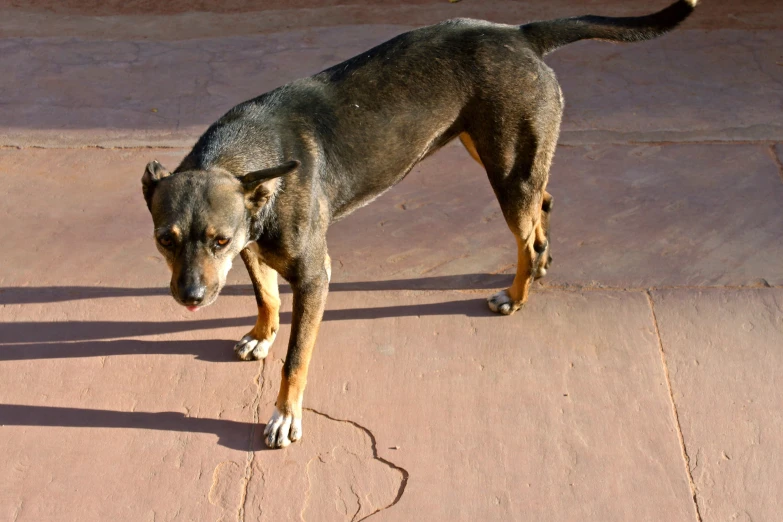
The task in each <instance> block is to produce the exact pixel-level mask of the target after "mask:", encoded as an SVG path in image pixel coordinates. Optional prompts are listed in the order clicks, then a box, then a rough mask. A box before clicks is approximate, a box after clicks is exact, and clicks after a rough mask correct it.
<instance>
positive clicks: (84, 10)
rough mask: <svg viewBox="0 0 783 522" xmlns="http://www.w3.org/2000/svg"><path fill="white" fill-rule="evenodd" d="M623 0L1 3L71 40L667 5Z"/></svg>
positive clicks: (724, 21) (708, 20)
mask: <svg viewBox="0 0 783 522" xmlns="http://www.w3.org/2000/svg"><path fill="white" fill-rule="evenodd" d="M665 5H666V3H665V1H664V2H656V4H655V5H645V4H643V3H640V2H628V1H625V0H597V1H596V0H593V1H589V2H585V1H580V0H549V1H548V2H518V1H514V0H481V1H480V2H478V1H469V0H468V1H461V2H456V3H451V2H444V1H442V0H423V1H422V0H414V1H403V2H394V3H391V4H390V3H389V2H385V1H383V0H371V1H367V2H362V1H359V0H341V1H332V0H308V1H298V0H297V1H289V0H273V1H266V2H263V3H260V2H254V1H244V0H240V1H218V0H206V1H199V2H193V1H187V0H186V1H178V2H173V1H172V2H154V1H134V2H121V1H117V2H100V3H98V4H96V3H95V2H91V1H87V2H85V1H83V0H75V1H69V2H61V1H57V0H36V1H28V2H24V3H20V2H9V1H4V2H0V34H3V35H6V36H9V37H27V36H35V37H53V36H67V37H80V38H93V39H101V40H129V39H143V38H148V39H154V40H179V39H185V40H187V39H190V38H194V37H202V38H203V37H210V38H212V37H224V36H238V35H245V34H259V33H267V32H277V31H279V30H280V28H286V29H292V28H294V29H298V28H308V27H316V26H321V27H324V26H339V25H346V24H402V25H428V24H433V23H437V22H440V21H442V20H446V19H448V18H456V17H467V18H480V19H485V20H491V21H494V22H499V23H519V24H521V23H524V22H525V21H529V20H545V19H551V18H562V17H568V16H579V15H584V14H587V13H592V14H600V15H604V16H636V15H639V14H646V13H647V12H650V11H652V10H653V9H655V8H661V7H663V6H665ZM776 7H777V4H776V3H775V1H774V0H750V1H745V2H734V3H731V2H711V3H709V4H703V5H702V6H700V7H699V9H698V10H697V11H696V12H695V13H694V14H693V15H692V16H691V17H690V19H689V20H688V22H687V27H688V28H691V29H740V30H748V31H750V30H764V29H779V28H781V27H783V14H781V12H780V10H779V9H776Z"/></svg>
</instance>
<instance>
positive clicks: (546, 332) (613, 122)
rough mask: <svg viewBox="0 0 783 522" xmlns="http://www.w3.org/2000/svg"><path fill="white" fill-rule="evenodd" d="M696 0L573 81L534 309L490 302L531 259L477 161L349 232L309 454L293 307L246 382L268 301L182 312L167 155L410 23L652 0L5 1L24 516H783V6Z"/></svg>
mask: <svg viewBox="0 0 783 522" xmlns="http://www.w3.org/2000/svg"><path fill="white" fill-rule="evenodd" d="M662 4H665V2H662ZM702 4H703V5H701V6H700V8H699V10H698V11H697V13H696V14H695V15H694V16H693V18H692V19H691V20H689V21H688V22H687V24H686V25H685V27H684V28H683V29H682V30H680V31H677V32H675V33H674V34H671V35H669V36H667V37H666V38H663V39H661V40H658V41H655V42H649V43H646V44H638V45H635V46H611V45H608V44H602V43H597V42H588V43H581V44H577V45H574V46H572V47H569V48H566V49H563V50H562V51H560V52H559V53H557V54H554V55H553V56H552V57H551V58H550V59H549V63H550V64H551V65H552V66H553V68H554V69H555V70H556V71H557V73H558V75H559V78H560V79H561V82H562V84H563V88H564V90H565V94H566V100H567V112H566V119H565V122H564V134H563V138H562V140H561V146H560V147H559V148H558V151H557V154H556V157H555V163H554V165H553V168H552V177H551V183H550V186H549V189H550V191H551V192H552V193H553V194H554V196H555V207H554V215H553V222H552V226H553V231H552V232H553V236H552V244H553V256H554V258H555V260H554V263H553V266H552V269H551V271H550V274H549V275H548V276H547V277H546V278H545V279H543V280H542V281H541V282H540V283H538V284H536V285H535V287H534V288H533V291H532V294H531V299H530V302H529V303H528V304H527V305H526V306H525V307H524V308H523V309H522V310H521V311H520V312H518V313H517V314H516V315H514V316H512V317H498V316H494V315H492V314H491V313H490V312H489V311H488V310H487V307H486V304H485V303H484V298H485V297H486V296H487V295H489V294H490V293H492V292H494V291H495V290H496V289H497V288H501V287H503V286H505V285H507V284H508V283H509V281H510V279H511V273H512V272H513V265H512V263H513V262H514V258H515V255H514V244H513V241H511V236H510V234H509V232H508V231H507V228H506V226H505V224H504V222H503V220H502V218H501V217H500V214H499V211H498V207H497V203H496V202H495V199H494V196H493V195H492V192H491V190H490V188H489V184H488V182H487V180H486V177H485V175H484V174H483V173H482V171H481V168H480V167H479V166H478V165H477V164H476V163H475V162H473V161H472V160H471V159H470V158H469V156H468V155H467V154H466V153H465V151H464V150H463V149H462V148H461V147H460V146H459V145H457V144H453V145H449V146H448V147H446V148H445V149H444V150H443V151H442V152H441V153H439V154H437V155H435V156H434V157H432V158H430V159H428V160H426V161H425V162H424V163H422V164H421V165H420V166H418V167H417V168H416V169H414V171H413V172H412V173H411V175H410V177H409V178H408V179H406V180H405V181H404V182H403V183H401V184H400V185H398V186H397V187H396V188H394V189H393V190H392V191H390V192H389V193H387V194H386V195H384V196H383V197H381V198H380V199H379V200H377V201H376V202H374V203H373V204H372V205H370V206H368V207H366V208H364V209H361V210H359V211H358V212H357V213H356V214H355V215H353V216H351V217H349V218H347V219H346V220H344V221H342V222H340V223H338V224H336V225H335V226H334V227H333V229H332V230H331V231H330V235H329V242H330V253H331V255H332V258H333V268H334V272H333V281H332V284H331V289H330V290H331V294H330V297H329V301H328V305H327V310H326V313H325V316H324V323H323V326H322V328H321V333H320V337H319V341H318V344H317V346H316V350H315V355H314V359H313V363H312V367H311V374H310V382H309V386H308V390H307V393H306V397H305V407H306V411H305V414H304V440H303V441H301V442H299V443H296V444H294V445H292V446H291V447H289V448H287V449H286V450H279V451H270V450H266V449H265V447H264V445H263V442H262V441H261V438H260V433H261V432H262V431H263V427H264V422H265V421H266V420H267V419H268V417H269V415H270V413H271V410H272V406H273V402H274V399H275V396H276V393H277V386H278V385H279V379H280V367H281V364H282V360H283V357H284V356H285V346H286V342H287V338H288V331H289V324H290V320H291V314H290V310H291V302H290V297H291V296H290V291H289V289H288V287H287V285H285V284H283V286H282V289H281V291H282V296H283V308H282V314H281V324H282V326H281V332H280V335H279V338H278V341H277V344H276V345H275V346H273V347H272V349H271V351H270V355H269V357H268V358H267V360H266V361H265V362H262V363H258V362H254V363H248V362H241V361H238V360H235V358H234V355H233V352H232V350H231V347H232V344H233V343H234V342H235V341H236V340H237V339H239V338H240V337H241V336H242V335H243V334H244V333H245V332H246V331H247V329H248V328H249V327H250V326H251V325H252V324H253V322H254V313H255V303H254V299H253V297H252V291H251V289H250V285H249V282H248V277H247V276H246V275H245V273H244V269H243V268H242V267H241V264H239V265H237V267H236V268H235V269H234V271H233V272H232V273H231V274H230V276H229V284H228V285H227V287H226V288H225V290H224V292H223V295H222V296H221V298H220V299H219V300H218V302H217V303H216V304H215V305H213V306H211V307H209V308H207V309H205V310H202V311H200V312H199V313H198V314H195V315H194V314H191V313H188V312H187V311H185V310H184V309H183V308H182V307H179V306H178V305H176V303H175V302H174V301H173V300H172V299H171V298H170V297H169V296H168V295H167V285H168V272H167V269H166V267H165V264H164V263H163V262H162V260H161V258H160V256H159V255H158V253H157V251H156V250H155V248H154V246H153V244H152V241H151V220H150V218H149V215H148V212H147V209H146V207H145V205H144V202H143V199H142V197H141V190H140V188H141V187H140V183H139V179H140V177H141V173H142V169H143V167H144V165H145V164H146V163H147V161H149V160H151V159H153V158H157V159H158V160H160V161H162V162H163V163H164V164H165V165H167V166H169V167H173V166H174V165H176V163H177V162H178V161H179V160H180V159H181V158H182V156H183V155H184V154H185V153H186V151H187V149H186V147H187V146H189V145H190V144H191V143H192V141H193V139H194V138H195V137H196V136H197V135H198V134H199V133H200V132H201V131H203V129H204V128H205V127H206V125H208V124H209V123H210V122H211V121H212V120H213V119H214V118H216V117H217V116H219V115H220V114H221V113H222V112H224V111H225V110H227V109H228V108H229V107H230V106H232V105H233V104H235V103H237V102H239V101H241V100H244V99H246V98H248V97H251V96H255V95H257V94H259V93H261V92H263V91H264V90H267V89H270V88H273V87H275V86H277V85H280V84H282V83H284V82H286V81H288V80H291V79H293V78H296V77H299V76H302V75H306V74H310V73H312V72H315V71H317V70H319V69H321V68H323V67H325V66H327V65H329V64H332V63H335V62H336V61H338V60H340V59H343V58H345V57H348V56H350V55H352V54H354V53H356V52H358V51H361V50H363V49H365V48H367V47H369V46H371V45H373V44H375V43H378V42H380V41H382V40H384V39H385V38H387V37H389V36H392V35H393V34H396V33H398V32H400V31H402V30H405V29H406V28H410V27H414V26H418V25H422V24H426V23H432V22H436V21H439V20H442V19H445V18H450V17H454V16H472V17H478V18H486V19H491V20H496V21H501V22H521V21H524V20H529V19H536V18H550V17H555V16H571V15H578V14H584V13H585V12H594V13H597V14H599V13H600V14H609V15H630V14H634V13H638V12H640V10H641V12H643V11H645V10H649V9H651V8H652V6H651V5H646V4H640V5H634V3H633V2H626V1H621V0H590V1H589V2H576V1H574V0H555V1H552V2H538V3H530V2H517V1H511V0H491V1H486V2H484V1H482V2H478V1H473V0H462V1H461V2H458V3H449V2H446V1H445V0H444V1H435V0H410V1H403V2H395V3H393V4H392V3H388V2H381V1H380V0H373V1H371V2H359V1H358V0H356V1H354V0H335V1H331V0H328V1H327V0H296V1H295V2H287V1H285V2H284V1H282V0H274V1H270V2H265V3H263V6H261V5H259V4H258V3H257V2H249V1H245V0H232V1H230V2H220V3H218V2H215V1H213V0H201V1H199V2H197V3H194V2H184V1H179V0H177V1H173V2H152V1H148V0H139V1H133V2H118V1H114V0H112V1H109V2H93V1H84V0H68V1H62V2H59V1H57V2H55V1H51V0H34V1H30V2H15V1H10V2H9V1H3V0H0V50H2V52H0V64H2V65H1V66H2V68H3V70H4V71H10V72H11V73H8V74H5V75H3V77H2V78H0V92H2V102H3V103H0V180H2V181H1V182H0V183H2V185H0V186H2V189H3V198H0V222H1V223H2V227H0V244H2V245H3V247H2V248H1V249H0V470H2V472H0V519H2V520H12V521H15V522H22V521H31V522H41V521H55V520H56V521H80V522H81V521H106V520H111V521H133V522H136V521H148V520H150V521H160V520H167V521H169V520H171V521H179V520H182V521H190V520H199V521H201V520H218V521H223V522H228V521H235V520H237V521H255V520H259V521H260V520H263V521H274V522H279V521H285V520H307V521H308V522H311V521H320V520H323V521H332V520H345V521H348V520H351V521H354V520H363V519H366V518H367V517H371V519H372V520H394V521H410V520H432V521H441V520H443V521H460V520H471V521H474V520H488V521H489V520H498V521H507V520H547V521H550V520H551V521H561V520H562V521H572V520H580V521H602V522H603V521H627V520H634V521H651V522H652V521H654V522H659V521H674V522H679V521H694V522H708V521H709V522H712V521H723V520H738V521H751V520H752V521H759V520H777V519H778V518H779V516H778V514H779V513H781V512H783V501H781V497H780V495H779V494H778V491H779V490H780V489H781V485H782V484H783V471H781V469H782V468H781V465H780V464H781V462H780V461H781V450H780V448H781V447H783V445H782V444H781V443H782V442H783V441H781V440H780V435H779V433H780V431H781V423H782V422H781V413H780V405H781V404H782V403H783V402H782V401H781V397H780V391H779V390H778V388H779V387H776V382H777V381H776V380H775V379H776V375H777V374H778V373H779V370H780V368H781V365H782V364H783V360H781V351H780V350H781V346H783V309H781V306H780V303H781V302H782V301H781V300H782V299H783V294H781V287H783V263H782V262H781V260H783V163H782V160H783V145H781V141H783V127H781V119H780V117H779V116H780V100H781V99H783V92H782V91H781V85H782V84H783V54H781V52H780V49H781V48H783V45H782V44H781V42H783V40H782V39H781V34H783V33H782V32H781V31H783V9H780V7H779V6H778V5H777V3H775V2H770V1H768V0H756V1H751V2H741V3H740V2H735V3H729V2H714V1H708V0H704V1H703V2H702ZM97 147H109V148H97ZM111 147H117V148H111ZM170 147H175V148H170Z"/></svg>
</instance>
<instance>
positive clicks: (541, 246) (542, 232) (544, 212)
mask: <svg viewBox="0 0 783 522" xmlns="http://www.w3.org/2000/svg"><path fill="white" fill-rule="evenodd" d="M459 139H460V141H461V142H462V144H463V145H464V146H465V149H467V151H468V154H470V157H471V158H473V159H474V160H476V162H478V164H479V165H481V166H482V167H483V166H484V163H483V162H482V161H481V157H480V156H479V154H478V151H477V150H476V144H475V143H473V139H472V138H471V137H470V134H468V133H467V132H463V133H462V134H460V135H459ZM553 199H554V198H553V197H552V195H551V194H550V193H549V192H547V191H546V190H544V195H543V197H542V198H541V217H540V219H539V221H538V223H539V224H538V226H537V227H536V238H535V242H534V243H533V250H535V251H536V259H535V261H534V263H533V276H534V278H535V279H539V278H541V277H544V276H545V275H546V272H547V270H548V269H549V266H550V265H551V263H552V256H551V255H550V253H549V251H550V250H549V218H550V212H551V211H552V202H553Z"/></svg>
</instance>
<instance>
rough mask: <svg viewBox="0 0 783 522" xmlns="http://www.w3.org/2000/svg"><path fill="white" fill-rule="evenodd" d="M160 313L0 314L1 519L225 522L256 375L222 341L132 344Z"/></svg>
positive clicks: (237, 482) (144, 307)
mask: <svg viewBox="0 0 783 522" xmlns="http://www.w3.org/2000/svg"><path fill="white" fill-rule="evenodd" d="M169 301H171V299H166V298H161V297H158V298H155V297H148V298H143V299H138V300H137V301H136V302H135V303H134V302H132V301H131V300H129V299H108V300H105V299H104V300H93V301H84V300H81V301H75V302H59V303H38V304H24V305H5V306H3V307H2V309H1V310H0V320H1V321H2V323H0V396H1V397H2V404H0V467H2V469H3V470H4V471H3V473H0V518H2V519H3V520H14V521H17V522H22V521H30V522H42V521H53V520H83V521H96V522H97V521H105V520H116V521H140V520H145V521H146V520H226V521H228V520H235V518H236V513H237V512H238V510H239V508H240V507H241V502H242V486H243V483H242V479H244V478H245V472H246V469H247V468H248V466H249V464H248V459H249V458H250V457H251V456H252V453H250V451H251V450H252V449H254V448H253V446H252V445H251V441H252V440H255V437H253V433H254V430H255V429H256V428H255V423H254V420H255V419H256V417H255V409H256V405H257V401H258V385H257V384H256V380H255V379H257V378H258V376H259V373H260V367H259V365H258V364H250V365H241V364H237V363H236V362H235V361H234V360H233V354H232V353H231V351H230V344H228V341H226V340H222V338H221V337H220V335H221V333H222V332H221V330H220V329H216V330H215V333H216V334H217V335H218V338H217V339H215V338H212V337H205V336H204V335H203V332H198V331H186V332H182V333H180V334H178V335H166V334H165V332H166V331H171V330H167V329H166V328H165V327H164V328H163V329H162V330H159V329H158V333H157V334H156V335H150V334H149V333H147V335H145V334H144V333H139V332H138V330H136V331H135V333H134V331H133V326H132V325H133V322H134V321H136V322H137V323H138V322H141V323H143V324H146V325H147V327H148V329H149V327H150V326H152V330H153V331H154V330H156V329H155V327H154V325H152V324H151V323H150V322H148V321H150V320H151V319H153V318H155V317H157V318H164V317H165V318H166V321H167V322H165V323H162V324H163V325H166V324H169V323H170V321H171V320H172V318H173V317H176V315H177V314H176V313H172V312H179V311H178V310H175V309H174V307H172V306H171V304H170V303H169ZM179 315H182V314H181V312H179ZM231 333H233V334H234V335H236V333H235V332H233V329H231ZM229 339H230V338H229ZM229 475H231V476H232V477H233V481H232V483H231V484H227V483H226V482H227V480H226V477H227V476H229Z"/></svg>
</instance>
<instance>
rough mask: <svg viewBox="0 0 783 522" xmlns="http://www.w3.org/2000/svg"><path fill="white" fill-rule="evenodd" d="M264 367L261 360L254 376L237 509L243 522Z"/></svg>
mask: <svg viewBox="0 0 783 522" xmlns="http://www.w3.org/2000/svg"><path fill="white" fill-rule="evenodd" d="M265 368H266V360H265V359H264V360H262V361H261V362H260V363H259V365H258V374H257V375H256V377H255V383H256V394H255V397H254V398H253V402H252V403H251V408H252V409H253V422H252V424H251V427H250V440H249V441H248V444H247V460H246V461H245V473H244V478H243V481H242V492H241V495H240V497H239V507H238V509H237V521H238V522H244V520H245V504H246V503H247V489H248V486H249V485H250V481H251V480H252V479H253V462H254V461H255V457H256V452H255V451H253V441H255V436H256V426H258V405H259V404H260V403H261V394H262V391H263V387H264V381H265V378H264V369H265Z"/></svg>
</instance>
